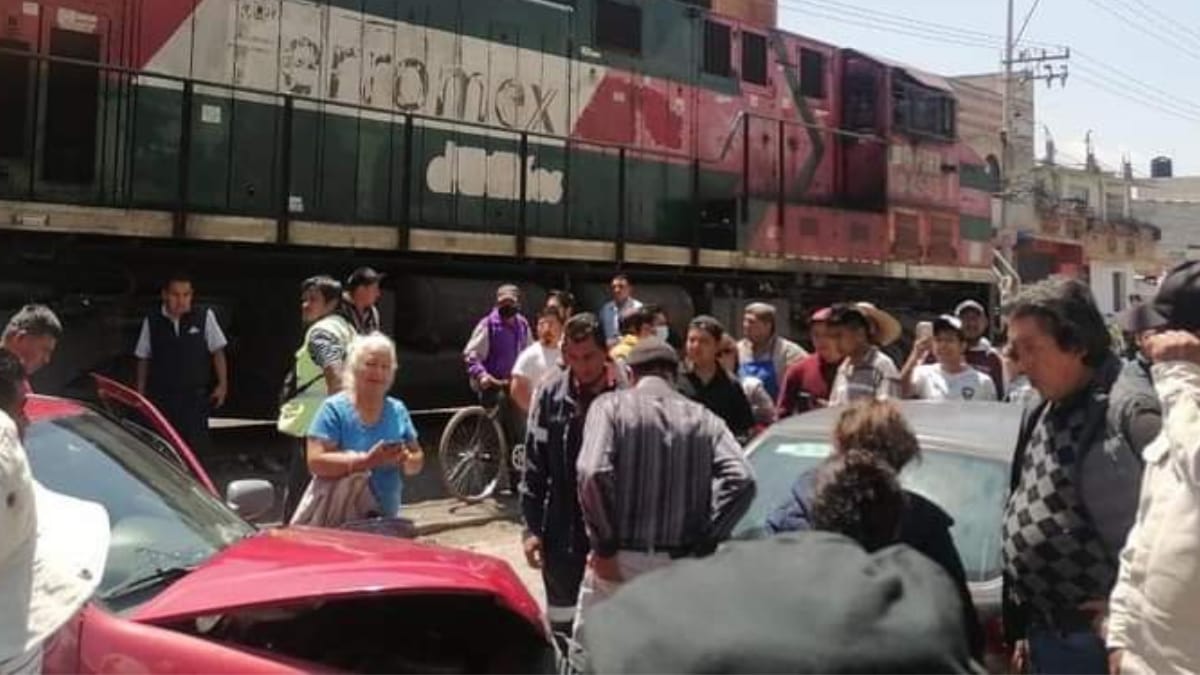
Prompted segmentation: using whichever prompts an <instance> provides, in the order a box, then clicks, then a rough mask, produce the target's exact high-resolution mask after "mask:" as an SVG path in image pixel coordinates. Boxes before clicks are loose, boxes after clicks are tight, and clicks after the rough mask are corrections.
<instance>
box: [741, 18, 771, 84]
mask: <svg viewBox="0 0 1200 675" xmlns="http://www.w3.org/2000/svg"><path fill="white" fill-rule="evenodd" d="M742 79H743V80H745V81H746V82H751V83H753V84H763V85H765V84H766V83H767V38H766V36H763V35H759V34H758V33H748V32H746V31H742Z"/></svg>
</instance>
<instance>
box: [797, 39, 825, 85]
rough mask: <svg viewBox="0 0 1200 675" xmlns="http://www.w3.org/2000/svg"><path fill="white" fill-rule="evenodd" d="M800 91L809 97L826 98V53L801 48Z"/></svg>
mask: <svg viewBox="0 0 1200 675" xmlns="http://www.w3.org/2000/svg"><path fill="white" fill-rule="evenodd" d="M800 93H801V94H802V95H803V96H807V97H808V98H825V55H824V54H822V53H821V52H818V51H815V50H812V49H805V48H803V47H801V48H800Z"/></svg>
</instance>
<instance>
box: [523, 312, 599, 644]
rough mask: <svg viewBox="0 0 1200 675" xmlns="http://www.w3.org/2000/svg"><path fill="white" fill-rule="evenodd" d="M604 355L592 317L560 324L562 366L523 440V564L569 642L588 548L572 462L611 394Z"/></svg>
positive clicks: (536, 403) (536, 404)
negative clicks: (538, 579) (597, 405)
mask: <svg viewBox="0 0 1200 675" xmlns="http://www.w3.org/2000/svg"><path fill="white" fill-rule="evenodd" d="M607 351H608V350H607V348H606V343H605V338H604V328H603V327H602V326H601V324H600V321H599V319H597V318H596V316H595V315H593V314H587V313H585V314H576V315H574V316H572V317H571V319H570V320H569V321H567V323H566V326H565V327H564V334H563V343H562V352H563V360H564V361H565V362H566V365H567V367H566V369H565V370H563V371H561V372H558V373H555V374H554V375H552V376H550V378H549V379H547V380H544V381H543V382H542V384H541V387H540V389H539V393H538V395H537V396H535V397H534V399H533V406H532V408H531V409H530V411H529V424H528V432H527V435H526V440H525V467H524V474H523V476H522V480H521V514H522V517H523V518H524V521H525V535H524V548H525V558H526V560H527V561H528V562H529V565H530V566H531V567H533V568H535V569H541V570H542V582H543V583H544V584H545V586H546V605H547V608H546V614H547V616H548V618H549V620H550V627H551V629H552V630H553V631H554V632H555V633H556V634H560V635H564V636H568V637H569V636H570V634H571V625H572V622H573V621H574V618H575V604H576V601H577V600H578V598H579V585H580V582H581V581H582V580H583V573H584V567H585V566H586V564H587V555H588V551H589V550H590V548H591V547H590V545H589V543H588V537H587V532H586V531H585V529H584V523H583V516H582V515H581V513H580V509H579V498H578V497H577V495H576V470H575V460H576V459H577V458H578V457H579V450H580V447H581V446H582V444H583V424H584V421H585V420H586V419H587V412H588V407H589V406H590V405H591V403H592V401H594V400H595V399H596V397H597V396H599V395H600V394H603V393H605V392H608V391H612V390H613V389H614V388H615V387H616V385H615V380H614V377H613V370H612V368H610V362H609V360H608V354H607Z"/></svg>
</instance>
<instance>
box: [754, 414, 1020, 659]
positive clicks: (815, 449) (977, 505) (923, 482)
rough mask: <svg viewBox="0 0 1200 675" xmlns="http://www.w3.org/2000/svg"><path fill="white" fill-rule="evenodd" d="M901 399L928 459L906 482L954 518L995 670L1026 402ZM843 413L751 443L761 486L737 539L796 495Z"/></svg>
mask: <svg viewBox="0 0 1200 675" xmlns="http://www.w3.org/2000/svg"><path fill="white" fill-rule="evenodd" d="M898 405H899V407H900V411H901V413H902V414H903V415H904V418H905V419H906V420H907V421H908V423H909V425H910V426H911V427H912V429H913V431H914V432H915V433H916V435H917V439H918V441H919V442H920V444H921V458H920V459H918V460H915V461H913V462H912V463H911V464H909V466H907V467H905V469H904V472H903V473H902V474H901V476H900V482H901V483H902V484H903V486H904V488H905V489H908V490H911V491H913V492H916V493H918V494H920V495H922V496H924V497H926V498H928V499H930V500H931V501H933V502H934V503H936V504H937V505H939V506H941V507H942V509H944V510H945V511H946V513H948V514H950V516H951V517H952V518H954V526H953V528H952V529H951V535H952V536H953V538H954V544H955V546H956V548H957V549H958V554H959V556H960V557H961V558H962V562H963V566H964V567H965V568H966V572H967V581H968V585H969V587H970V590H971V596H972V598H973V599H974V601H975V608H976V610H977V611H978V613H979V618H980V620H981V622H982V623H983V626H984V630H985V632H986V636H987V661H988V663H987V664H986V665H987V666H988V667H989V670H992V669H994V668H997V667H1000V665H1001V664H1002V663H1003V661H1002V659H1003V658H1004V646H1003V629H1002V622H1001V610H1000V586H1001V572H1002V569H1003V568H1002V562H1001V554H1000V525H1001V519H1002V517H1003V513H1004V502H1005V500H1006V499H1007V496H1008V484H1009V467H1010V465H1011V462H1012V457H1013V451H1014V449H1015V448H1016V444H1017V434H1018V432H1019V428H1020V424H1021V411H1022V408H1021V406H1017V405H1013V404H1009V403H991V402H956V401H945V402H936V403H933V402H925V401H900V402H898ZM841 412H842V411H841V410H840V409H837V408H834V409H824V410H816V411H813V412H810V413H806V414H803V415H798V416H795V417H789V418H788V419H785V420H783V421H781V422H779V423H777V424H775V425H774V426H772V427H771V428H769V429H767V430H766V431H765V432H763V433H762V434H761V435H760V436H759V437H758V438H757V439H755V440H754V442H753V443H752V444H751V445H750V446H749V447H748V448H747V449H746V452H747V454H748V457H749V460H750V464H751V465H752V466H753V467H754V472H755V476H756V477H757V480H758V491H757V494H756V496H755V498H754V503H753V504H752V505H751V507H750V511H749V512H748V513H747V514H746V516H745V517H744V518H743V519H742V521H741V522H740V523H738V525H737V527H736V528H735V530H734V537H735V538H753V537H758V536H764V535H765V533H766V528H765V524H766V520H767V516H768V515H769V514H770V513H771V512H772V511H774V510H775V509H776V508H777V507H779V506H780V505H782V504H784V503H786V502H787V501H788V500H789V498H790V495H791V488H792V484H793V483H794V482H795V481H796V479H797V478H798V477H799V476H800V475H801V474H803V473H805V472H807V471H809V470H810V469H813V468H814V467H816V466H817V465H818V464H819V463H820V462H821V461H822V460H823V459H825V457H827V456H828V455H829V453H830V452H831V451H832V449H833V441H832V438H833V427H834V425H835V424H836V423H837V419H838V416H839V415H840V414H841Z"/></svg>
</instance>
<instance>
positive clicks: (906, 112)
mask: <svg viewBox="0 0 1200 675" xmlns="http://www.w3.org/2000/svg"><path fill="white" fill-rule="evenodd" d="M956 114H957V105H956V104H955V101H954V97H953V96H952V95H951V94H949V93H947V92H944V91H941V90H938V89H932V88H930V87H926V86H924V85H921V84H920V83H918V82H916V81H914V80H912V79H910V78H907V77H904V76H902V75H898V76H897V78H896V80H895V83H894V85H893V88H892V123H893V125H894V126H895V127H896V129H897V130H898V131H902V132H908V133H912V134H921V135H925V136H937V137H941V138H947V139H951V138H954V135H955V131H956V124H955V116H956Z"/></svg>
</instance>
